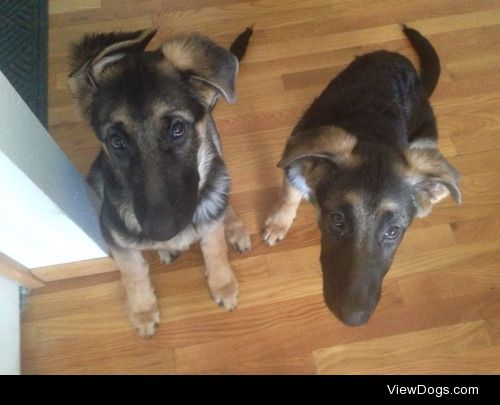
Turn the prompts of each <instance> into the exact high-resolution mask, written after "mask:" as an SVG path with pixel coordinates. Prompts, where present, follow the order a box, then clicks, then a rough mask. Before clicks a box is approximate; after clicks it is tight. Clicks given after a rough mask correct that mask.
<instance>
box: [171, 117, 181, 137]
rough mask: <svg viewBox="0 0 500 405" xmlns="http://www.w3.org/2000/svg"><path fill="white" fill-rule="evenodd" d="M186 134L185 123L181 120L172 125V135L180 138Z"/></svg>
mask: <svg viewBox="0 0 500 405" xmlns="http://www.w3.org/2000/svg"><path fill="white" fill-rule="evenodd" d="M182 135H184V124H183V123H182V122H180V121H177V122H174V124H173V125H172V137H174V138H179V137H180V136H182Z"/></svg>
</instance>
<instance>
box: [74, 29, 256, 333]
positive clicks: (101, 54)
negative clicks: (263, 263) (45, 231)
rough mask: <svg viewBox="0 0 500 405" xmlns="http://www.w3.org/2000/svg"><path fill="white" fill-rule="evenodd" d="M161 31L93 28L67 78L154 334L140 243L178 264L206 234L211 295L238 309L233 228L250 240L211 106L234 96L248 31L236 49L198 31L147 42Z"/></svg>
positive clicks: (131, 301)
mask: <svg viewBox="0 0 500 405" xmlns="http://www.w3.org/2000/svg"><path fill="white" fill-rule="evenodd" d="M155 33H156V31H154V30H145V31H137V32H130V33H108V34H94V35H88V36H85V37H84V38H83V39H82V41H81V42H80V43H78V44H75V45H74V47H73V58H72V65H73V68H74V70H73V72H72V73H71V75H70V77H69V85H70V88H71V90H72V91H73V93H74V94H75V96H76V98H77V100H78V103H79V106H80V108H81V111H82V112H83V115H84V116H85V118H86V119H87V120H88V121H89V123H90V124H91V126H92V128H93V129H94V131H95V133H96V135H97V137H98V139H99V140H100V141H101V142H102V151H101V152H100V154H99V156H98V157H97V159H96V160H95V162H94V163H93V165H92V168H91V171H90V174H89V176H88V181H89V183H90V185H91V186H92V188H93V189H94V190H95V191H96V193H97V194H98V195H99V197H100V198H101V200H102V209H101V217H100V222H101V230H102V234H103V236H104V238H105V240H106V241H107V243H108V245H109V250H110V253H111V255H112V257H113V259H114V261H115V262H116V264H117V266H118V268H119V269H120V271H121V274H122V280H123V284H124V286H125V289H126V292H127V300H128V309H129V316H130V320H131V322H132V323H133V325H134V326H135V327H136V328H137V329H138V330H139V333H140V335H142V336H151V335H152V334H153V333H154V330H155V325H156V324H157V323H158V322H159V320H160V314H159V311H158V305H157V300H156V297H155V294H154V292H153V288H152V286H151V282H150V279H149V268H148V264H147V263H146V261H145V260H144V259H143V256H142V254H141V250H145V249H155V250H158V252H159V255H160V258H161V260H162V261H163V262H165V263H170V262H172V261H173V260H174V259H175V258H176V257H177V256H178V255H179V254H180V252H182V251H184V250H186V249H188V248H189V246H190V245H191V244H192V243H194V242H197V241H200V244H201V249H202V253H203V257H204V260H205V266H206V277H207V282H208V286H209V288H210V291H211V293H212V296H213V298H214V300H215V301H216V302H217V303H218V304H219V305H221V306H223V307H224V308H226V309H228V310H233V309H235V308H236V304H237V299H238V282H237V280H236V277H235V275H234V274H233V271H232V270H231V267H230V266H229V262H228V258H227V248H226V241H225V237H226V238H227V240H228V241H229V242H230V243H231V244H232V245H233V247H235V248H236V249H238V250H240V251H246V250H249V249H250V238H249V235H248V234H247V232H246V231H245V229H244V227H243V224H242V222H241V221H240V219H239V218H238V216H237V215H236V213H235V211H234V210H233V209H232V207H231V206H230V205H228V199H229V187H230V183H229V176H228V173H227V170H226V166H225V165H224V161H223V159H222V151H221V144H220V139H219V135H218V133H217V129H216V127H215V123H214V121H213V119H212V115H211V111H212V109H213V107H214V106H215V103H216V101H217V99H218V97H219V96H220V95H222V96H223V97H224V98H225V99H226V100H227V101H228V102H230V103H233V102H234V101H235V99H236V91H235V80H236V76H237V73H238V58H240V57H242V56H243V54H244V52H245V49H246V45H247V44H248V40H249V37H250V35H251V30H247V31H245V33H243V34H242V35H240V36H239V37H238V39H237V40H236V41H235V43H234V44H233V46H232V48H231V49H232V50H233V53H232V52H230V51H228V50H226V49H224V48H221V47H220V46H218V45H216V44H215V43H213V42H212V41H210V40H209V39H208V38H205V37H203V36H201V35H198V34H189V35H181V36H177V37H174V38H172V39H169V40H167V41H166V42H164V43H163V44H162V45H161V47H160V48H159V49H157V50H155V51H144V49H145V47H146V45H147V44H148V42H149V41H150V40H151V39H152V38H153V36H154V35H155ZM235 54H236V55H238V58H237V57H236V56H235Z"/></svg>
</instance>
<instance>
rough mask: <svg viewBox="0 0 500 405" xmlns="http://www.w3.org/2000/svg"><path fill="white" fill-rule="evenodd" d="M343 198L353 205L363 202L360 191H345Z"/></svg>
mask: <svg viewBox="0 0 500 405" xmlns="http://www.w3.org/2000/svg"><path fill="white" fill-rule="evenodd" d="M344 200H345V202H347V203H349V204H351V205H353V206H359V205H362V204H363V201H364V199H363V195H362V194H361V192H360V191H358V192H355V191H352V190H351V191H349V192H347V193H345V195H344Z"/></svg>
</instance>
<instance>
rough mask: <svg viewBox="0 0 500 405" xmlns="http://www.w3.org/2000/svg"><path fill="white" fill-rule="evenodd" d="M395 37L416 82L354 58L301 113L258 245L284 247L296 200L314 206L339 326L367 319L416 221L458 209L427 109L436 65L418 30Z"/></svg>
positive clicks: (403, 71) (454, 183)
mask: <svg viewBox="0 0 500 405" xmlns="http://www.w3.org/2000/svg"><path fill="white" fill-rule="evenodd" d="M403 31H404V33H405V34H406V36H407V37H408V39H409V40H410V42H411V44H412V46H413V47H414V49H415V50H416V52H417V53H418V56H419V59H420V63H421V73H420V75H419V74H417V72H416V70H415V68H414V67H413V65H412V64H411V62H410V61H409V60H408V59H407V58H405V57H404V56H402V55H400V54H398V53H393V52H387V51H378V52H373V53H370V54H366V55H363V56H361V57H358V58H357V59H356V60H355V61H354V62H352V63H351V64H350V65H349V66H348V67H347V68H346V69H345V70H343V71H342V72H341V73H340V74H339V75H338V76H337V77H336V78H335V79H333V80H332V81H331V82H330V84H329V85H328V87H327V88H326V89H325V90H324V91H323V93H322V94H321V95H320V96H319V97H318V98H317V99H316V100H315V101H314V102H313V103H312V105H311V106H310V107H309V109H308V110H307V111H306V112H305V113H304V115H303V116H302V118H301V119H300V121H299V123H298V124H297V126H296V127H295V129H294V130H293V133H292V135H291V137H290V138H289V139H288V141H287V144H286V147H285V150H284V153H283V157H282V159H281V161H280V162H279V164H278V166H279V167H281V168H283V169H284V170H285V180H284V187H283V191H282V195H281V198H280V200H279V201H278V203H277V204H276V205H275V207H274V209H273V211H272V213H271V215H270V216H269V217H268V218H267V221H266V224H265V225H266V226H265V229H264V234H263V237H264V240H265V241H266V242H267V243H268V244H269V245H274V244H275V243H276V242H278V241H280V240H281V239H283V238H284V237H285V235H286V233H287V231H288V229H289V228H290V226H291V224H292V222H293V219H294V218H295V213H296V210H297V207H298V205H299V203H300V201H301V199H302V198H304V197H305V198H308V199H313V200H314V202H315V204H316V208H317V215H318V224H319V228H320V230H321V267H322V271H323V294H324V299H325V302H326V304H327V306H328V308H329V309H330V310H331V311H332V312H333V313H334V314H335V315H336V316H337V317H338V318H339V319H340V320H341V321H342V322H344V323H346V324H348V325H361V324H364V323H365V322H367V321H368V319H369V318H370V316H371V315H372V313H373V312H374V310H375V307H376V305H377V303H378V301H379V299H380V295H381V287H382V280H383V278H384V276H385V274H386V273H387V271H388V270H389V267H390V265H391V263H392V261H393V258H394V254H395V252H396V249H397V247H398V246H399V244H400V242H401V240H402V238H403V235H404V233H405V231H406V229H407V228H408V226H409V225H410V223H411V222H412V220H413V218H414V217H425V216H426V215H428V214H429V213H430V212H431V209H432V206H433V205H434V204H436V203H437V202H439V201H441V200H442V199H443V198H445V197H446V196H448V195H450V194H451V196H452V197H453V198H454V199H455V201H456V202H458V203H460V201H461V193H460V187H459V181H460V176H459V173H458V172H457V171H456V170H455V169H454V168H453V167H452V166H451V165H450V164H449V163H448V161H447V160H446V159H445V158H444V157H443V156H442V155H441V153H440V152H439V150H438V147H437V128H436V120H435V118H434V114H433V111H432V108H431V105H430V103H429V97H430V96H431V94H432V92H433V90H434V88H435V86H436V84H437V82H438V78H439V74H440V64H439V58H438V55H437V53H436V51H435V50H434V48H433V47H432V45H431V44H430V42H429V41H428V40H427V39H426V38H424V37H423V36H422V35H421V34H420V33H418V32H417V31H415V30H413V29H410V28H407V27H403Z"/></svg>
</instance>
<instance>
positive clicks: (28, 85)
mask: <svg viewBox="0 0 500 405" xmlns="http://www.w3.org/2000/svg"><path fill="white" fill-rule="evenodd" d="M47 32H48V8H47V0H0V70H1V71H2V72H3V74H4V75H5V76H6V77H7V79H8V80H9V81H10V83H11V84H12V85H13V86H14V87H15V88H16V90H17V92H18V93H19V94H20V95H21V97H22V98H23V100H24V101H25V102H26V104H28V106H29V107H30V108H31V111H33V113H34V114H35V115H36V116H37V117H38V119H39V120H40V122H41V123H42V124H43V125H44V126H45V127H47Z"/></svg>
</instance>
